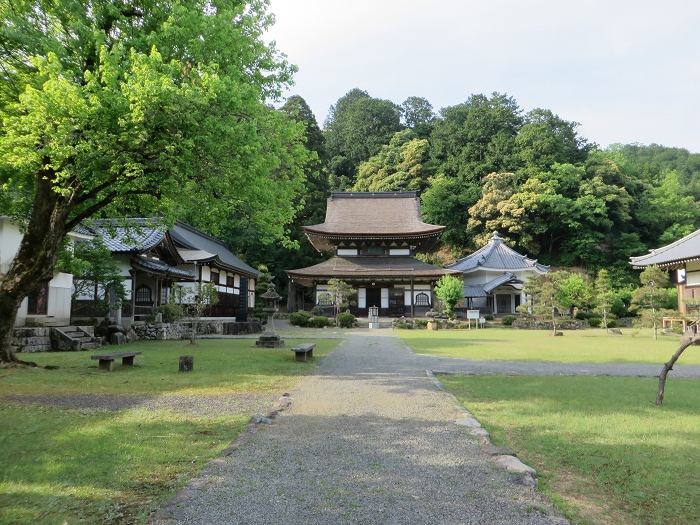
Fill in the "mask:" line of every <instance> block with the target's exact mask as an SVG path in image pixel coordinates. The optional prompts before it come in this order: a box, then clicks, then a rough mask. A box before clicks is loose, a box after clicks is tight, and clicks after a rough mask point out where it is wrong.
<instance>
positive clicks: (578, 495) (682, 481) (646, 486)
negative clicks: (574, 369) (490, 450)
mask: <svg viewBox="0 0 700 525" xmlns="http://www.w3.org/2000/svg"><path fill="white" fill-rule="evenodd" d="M440 380H441V381H442V382H443V383H444V384H445V386H446V387H447V388H448V389H449V390H450V391H452V392H453V393H454V394H455V395H457V397H458V398H459V399H460V401H461V402H462V403H463V404H464V406H465V407H466V408H467V409H468V410H470V411H471V412H472V413H473V414H474V415H475V416H476V417H477V418H478V419H479V420H480V421H481V422H482V424H484V426H485V427H486V428H487V429H488V430H489V432H491V435H492V439H493V440H494V441H495V442H496V443H497V444H504V445H507V446H509V447H511V448H512V449H513V450H514V451H516V453H517V454H518V456H519V457H520V458H521V459H522V460H523V461H524V462H525V463H528V464H530V465H532V466H533V467H534V468H535V469H537V471H538V473H539V476H540V477H539V480H540V488H541V489H542V490H543V491H544V492H545V493H546V494H548V495H549V496H551V497H552V498H553V499H554V500H555V502H557V503H558V504H559V505H560V506H561V507H562V508H563V510H564V511H565V512H566V513H567V514H568V515H569V516H570V517H571V518H572V519H573V521H574V523H587V524H601V523H602V524H611V525H612V524H640V525H651V524H654V525H662V524H663V525H675V524H678V525H685V524H689V523H698V505H699V503H700V381H694V380H680V379H673V378H671V380H670V381H669V384H668V388H667V393H666V395H667V397H666V401H665V403H664V406H663V407H662V408H657V407H656V406H654V404H653V401H654V395H655V392H656V384H657V381H656V380H655V379H646V378H621V377H615V378H612V377H505V376H495V377H494V376H490V377H464V376H442V377H441V378H440Z"/></svg>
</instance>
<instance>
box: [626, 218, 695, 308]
mask: <svg viewBox="0 0 700 525" xmlns="http://www.w3.org/2000/svg"><path fill="white" fill-rule="evenodd" d="M630 264H631V265H632V266H633V267H634V268H637V269H644V268H646V267H647V266H652V265H656V266H658V267H659V268H663V269H665V270H669V271H674V270H675V271H674V272H673V275H674V279H673V280H674V281H675V283H676V288H677V290H678V310H679V311H680V313H681V314H684V315H696V316H697V315H699V314H700V230H696V231H694V232H693V233H691V234H689V235H686V236H685V237H683V238H682V239H679V240H677V241H676V242H672V243H671V244H667V245H666V246H662V247H661V248H656V249H655V250H650V251H649V253H648V254H646V255H640V256H638V257H630Z"/></svg>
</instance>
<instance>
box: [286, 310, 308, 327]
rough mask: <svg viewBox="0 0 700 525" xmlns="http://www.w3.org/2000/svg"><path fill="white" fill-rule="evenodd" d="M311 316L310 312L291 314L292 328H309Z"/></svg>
mask: <svg viewBox="0 0 700 525" xmlns="http://www.w3.org/2000/svg"><path fill="white" fill-rule="evenodd" d="M310 319H311V314H310V313H308V312H301V311H300V312H292V313H291V314H289V323H290V324H291V325H292V326H309V320H310Z"/></svg>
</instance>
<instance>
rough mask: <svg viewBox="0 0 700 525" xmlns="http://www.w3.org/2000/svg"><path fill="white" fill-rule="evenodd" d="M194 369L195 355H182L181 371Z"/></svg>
mask: <svg viewBox="0 0 700 525" xmlns="http://www.w3.org/2000/svg"><path fill="white" fill-rule="evenodd" d="M193 369H194V356H191V355H181V356H180V368H179V370H180V372H192V370H193Z"/></svg>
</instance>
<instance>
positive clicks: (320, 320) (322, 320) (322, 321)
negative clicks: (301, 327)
mask: <svg viewBox="0 0 700 525" xmlns="http://www.w3.org/2000/svg"><path fill="white" fill-rule="evenodd" d="M329 324H330V323H329V321H328V317H324V316H322V315H317V316H314V317H312V318H311V319H309V324H308V326H312V327H314V328H323V327H324V326H328V325H329Z"/></svg>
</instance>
